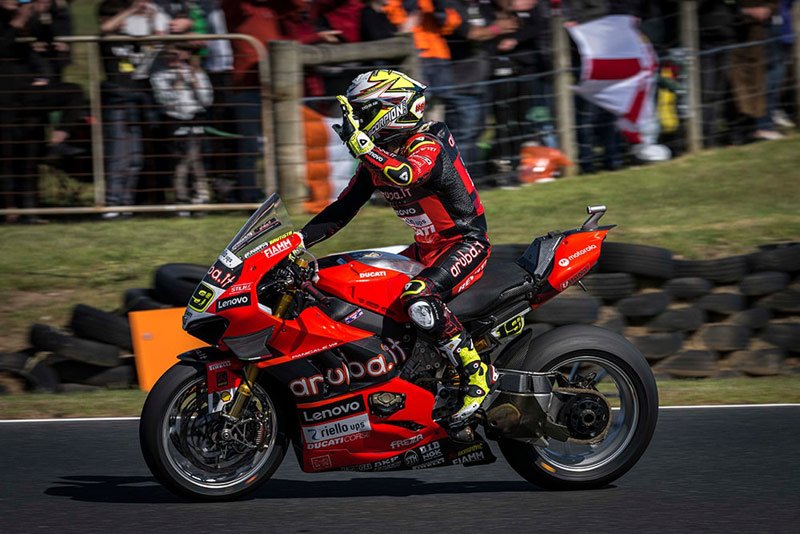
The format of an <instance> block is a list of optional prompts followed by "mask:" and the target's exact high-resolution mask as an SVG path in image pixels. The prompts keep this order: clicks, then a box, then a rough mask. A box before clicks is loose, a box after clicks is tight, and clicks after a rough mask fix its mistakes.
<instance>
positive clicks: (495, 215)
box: [0, 136, 800, 351]
mask: <svg viewBox="0 0 800 534" xmlns="http://www.w3.org/2000/svg"><path fill="white" fill-rule="evenodd" d="M798 153H800V137H798V136H795V137H792V138H789V139H786V140H782V141H774V142H769V143H762V144H753V145H748V146H743V147H736V148H727V149H720V150H715V151H708V152H704V153H702V154H700V155H697V156H690V157H684V158H679V159H677V160H675V161H672V162H667V163H664V164H660V165H654V166H648V167H640V168H630V169H626V170H622V171H618V172H615V173H605V174H597V175H592V176H580V177H575V178H567V179H563V180H558V181H556V182H553V183H549V184H541V185H535V186H531V187H525V188H522V189H518V190H513V191H506V190H487V191H483V192H481V198H482V199H483V203H484V205H485V207H486V214H487V219H488V221H489V233H490V238H491V240H492V241H493V242H494V243H524V242H530V241H531V240H532V239H533V238H534V237H535V236H537V235H541V234H544V233H546V232H548V231H550V230H554V229H565V228H574V227H577V226H578V225H580V223H581V222H582V220H583V218H584V217H585V214H584V212H583V208H584V206H586V205H588V204H598V203H603V204H606V205H607V206H608V214H607V215H606V217H605V218H604V219H603V222H604V223H606V224H617V225H619V226H618V227H617V228H615V229H614V230H613V231H612V232H611V234H610V237H609V239H610V240H612V241H628V242H634V243H644V244H651V245H657V246H663V247H666V248H669V249H671V250H673V251H675V252H676V253H678V254H681V255H684V256H686V257H691V258H711V257H718V256H723V255H729V254H738V253H743V252H748V251H751V250H753V248H754V247H755V246H757V245H759V244H763V243H769V242H775V241H789V240H798V239H800V212H798V210H797V199H798V198H800V167H798V165H797V162H798V159H797V154H798ZM765 162H769V164H766V163H765ZM246 218H247V214H246V213H244V212H241V213H230V214H225V215H209V216H208V217H205V218H192V219H182V218H181V219H179V218H167V217H164V216H159V217H147V216H136V217H134V218H133V219H131V220H129V221H114V222H106V223H100V222H97V221H95V220H91V221H87V220H85V219H84V220H76V219H61V221H68V222H60V221H59V220H57V219H54V221H53V222H51V224H48V225H42V226H8V227H6V228H4V234H3V246H2V250H3V254H0V272H2V273H3V274H4V276H2V277H0V292H2V294H3V296H4V298H5V300H6V301H7V302H10V303H14V304H13V305H12V306H4V307H3V308H2V309H1V310H0V351H9V350H20V349H22V348H24V347H25V346H26V344H27V332H28V329H29V328H30V325H31V323H33V322H44V323H48V324H50V325H54V326H59V325H63V324H66V322H67V320H68V318H69V311H70V309H71V308H72V307H73V306H74V305H75V304H78V303H85V304H89V305H92V306H96V307H99V308H102V309H105V310H109V311H111V310H113V309H116V308H118V307H119V306H120V304H121V295H122V293H123V292H124V290H125V289H127V288H131V287H149V286H150V284H151V283H152V276H153V271H154V270H155V269H156V268H157V267H158V266H159V265H161V264H163V263H169V262H187V263H197V264H204V265H208V264H211V263H212V261H213V260H214V258H215V256H216V255H217V254H218V253H219V251H220V250H222V248H223V247H224V246H225V244H226V243H227V241H228V240H229V239H230V237H231V236H232V235H233V234H234V233H235V231H236V230H237V229H238V228H239V227H240V226H241V224H242V223H243V222H244V221H245V220H246ZM295 218H296V221H295V222H296V224H297V226H298V227H300V226H301V225H302V224H303V223H304V222H305V221H306V220H308V218H309V216H308V215H298V216H296V217H295ZM411 239H412V235H411V232H410V231H409V229H408V228H406V227H405V225H403V224H402V222H400V221H399V220H398V219H397V217H395V215H394V213H392V212H391V210H389V209H388V208H385V207H376V206H367V207H365V208H364V209H363V210H362V211H361V213H360V214H359V215H358V216H357V217H356V219H355V220H354V221H353V222H352V224H350V225H349V226H348V227H347V228H345V229H344V230H342V231H341V232H340V233H339V234H337V235H336V237H335V238H333V239H330V240H328V241H326V242H324V243H322V244H320V245H318V246H317V247H315V248H314V252H315V253H321V254H327V253H331V252H334V251H339V250H351V249H355V248H367V247H378V246H386V245H394V244H398V243H407V242H410V241H411Z"/></svg>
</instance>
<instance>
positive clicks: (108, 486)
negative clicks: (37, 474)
mask: <svg viewBox="0 0 800 534" xmlns="http://www.w3.org/2000/svg"><path fill="white" fill-rule="evenodd" d="M55 483H56V484H57V485H56V486H53V487H52V488H47V489H46V490H45V491H44V493H45V495H52V496H54V497H69V498H70V499H72V500H74V501H85V502H114V503H163V502H181V501H180V499H179V498H178V497H176V496H175V495H173V494H172V493H170V492H169V491H167V490H166V489H165V488H164V487H163V486H162V485H161V484H159V483H158V482H156V479H155V478H153V477H140V476H131V477H110V476H100V475H96V476H95V475H86V476H72V477H61V478H59V479H58V480H56V482H55Z"/></svg>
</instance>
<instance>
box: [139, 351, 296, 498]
mask: <svg viewBox="0 0 800 534" xmlns="http://www.w3.org/2000/svg"><path fill="white" fill-rule="evenodd" d="M252 389H253V393H254V395H253V396H252V397H251V399H250V401H249V402H248V404H247V406H246V407H245V409H244V410H243V413H242V414H241V416H240V417H239V419H238V421H235V422H231V421H229V420H227V418H226V417H225V416H224V415H223V413H222V412H216V413H209V409H208V402H209V396H208V388H207V383H206V371H205V367H204V366H202V365H195V364H191V363H187V362H181V363H178V364H176V365H174V366H173V367H171V368H170V369H169V370H168V371H167V372H166V373H164V375H163V376H162V377H161V378H160V379H159V380H158V382H156V384H155V386H153V389H152V390H151V391H150V394H149V395H148V396H147V400H146V401H145V404H144V408H143V409H142V416H141V419H140V422H139V440H140V444H141V448H142V454H143V455H144V459H145V461H146V462H147V466H148V467H149V468H150V471H151V472H152V473H153V475H154V476H155V477H156V479H157V480H158V481H159V482H161V484H163V485H164V486H165V487H166V488H167V489H169V490H170V491H172V492H173V493H175V494H177V495H179V496H181V497H186V498H189V499H191V500H202V501H212V500H216V501H220V500H232V499H237V498H239V497H242V496H244V495H246V494H248V493H250V492H252V491H255V490H256V489H257V488H258V487H259V486H260V485H261V484H263V483H264V482H266V481H267V480H268V479H269V478H270V476H272V473H274V472H275V470H276V469H277V468H278V466H279V465H280V463H281V461H282V460H283V456H284V455H285V453H286V448H287V446H288V437H287V435H286V432H285V431H284V424H283V414H284V413H285V412H284V411H283V410H282V409H281V408H282V406H281V401H280V397H279V396H276V395H270V393H269V392H268V391H266V390H265V389H264V387H262V385H261V384H259V383H255V384H253V388H252Z"/></svg>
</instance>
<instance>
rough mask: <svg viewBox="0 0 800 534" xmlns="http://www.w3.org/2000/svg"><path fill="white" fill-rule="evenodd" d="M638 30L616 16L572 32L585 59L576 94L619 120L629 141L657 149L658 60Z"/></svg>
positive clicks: (631, 22) (573, 28) (629, 19)
mask: <svg viewBox="0 0 800 534" xmlns="http://www.w3.org/2000/svg"><path fill="white" fill-rule="evenodd" d="M638 26H639V23H638V21H637V19H636V18H634V17H631V16H628V15H611V16H608V17H603V18H600V19H596V20H593V21H591V22H587V23H585V24H578V25H575V26H571V27H569V28H567V30H568V31H569V33H570V36H571V37H572V39H573V40H574V41H575V43H576V44H577V46H578V51H579V52H580V55H581V77H580V83H579V84H578V85H577V86H575V87H574V88H573V89H574V90H575V92H576V93H578V94H579V95H581V96H582V97H584V98H586V99H587V100H589V101H591V102H593V103H595V104H597V105H598V106H600V107H602V108H604V109H606V110H608V111H610V112H612V113H614V114H615V115H617V116H618V117H619V120H618V125H619V127H620V129H621V130H622V132H623V134H624V135H625V137H626V138H627V139H628V141H630V142H631V143H635V144H644V145H652V144H653V143H655V135H657V132H658V124H657V118H656V116H655V102H654V91H655V86H656V68H657V59H656V54H655V52H654V51H653V47H652V46H651V45H650V43H649V41H647V39H646V38H645V37H644V36H643V35H642V34H641V33H640V32H639V31H638ZM653 129H655V132H653ZM654 134H655V135H654Z"/></svg>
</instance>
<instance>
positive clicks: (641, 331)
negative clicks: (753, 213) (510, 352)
mask: <svg viewBox="0 0 800 534" xmlns="http://www.w3.org/2000/svg"><path fill="white" fill-rule="evenodd" d="M503 247H506V246H504V245H500V246H498V247H495V248H503ZM507 247H515V250H519V249H520V248H521V249H523V250H524V247H520V246H517V245H510V246H507ZM603 250H604V252H605V251H606V250H608V251H609V253H608V254H607V255H606V254H601V258H600V262H599V263H598V265H597V267H596V268H595V269H594V270H593V271H592V272H591V273H590V274H589V275H587V276H586V277H585V278H584V280H583V282H584V285H585V286H586V289H587V292H584V291H583V290H581V289H580V288H579V287H571V288H570V289H568V290H567V291H565V292H564V293H563V294H562V295H559V296H558V297H556V298H555V299H553V300H552V301H550V302H547V303H545V304H544V305H543V306H541V307H540V308H538V309H537V310H535V311H533V312H531V313H530V314H529V315H528V317H527V321H528V323H529V324H531V323H533V324H534V325H535V326H534V328H539V329H540V330H541V329H543V327H546V326H547V325H552V326H558V325H561V324H567V323H574V322H579V323H586V324H596V325H598V326H602V327H604V328H608V329H610V330H613V331H616V332H618V333H621V334H623V335H625V337H627V338H628V339H629V340H630V341H631V342H633V343H634V344H635V345H636V346H637V347H638V348H639V350H641V351H642V353H643V354H644V355H645V357H646V358H647V360H648V362H650V365H651V366H652V368H653V371H654V373H655V374H656V376H657V377H658V378H706V377H732V376H767V375H778V374H787V373H796V372H800V244H797V243H792V244H781V245H767V246H764V247H761V248H760V249H759V250H757V251H755V252H753V253H751V254H746V255H740V256H732V257H727V258H716V259H712V260H684V259H678V258H675V257H674V255H673V254H672V253H671V252H670V251H668V250H666V249H662V248H657V247H649V246H645V245H629V244H626V243H606V244H605V245H604V247H603ZM501 254H506V255H508V256H512V255H513V253H511V252H510V251H504V252H501Z"/></svg>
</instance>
